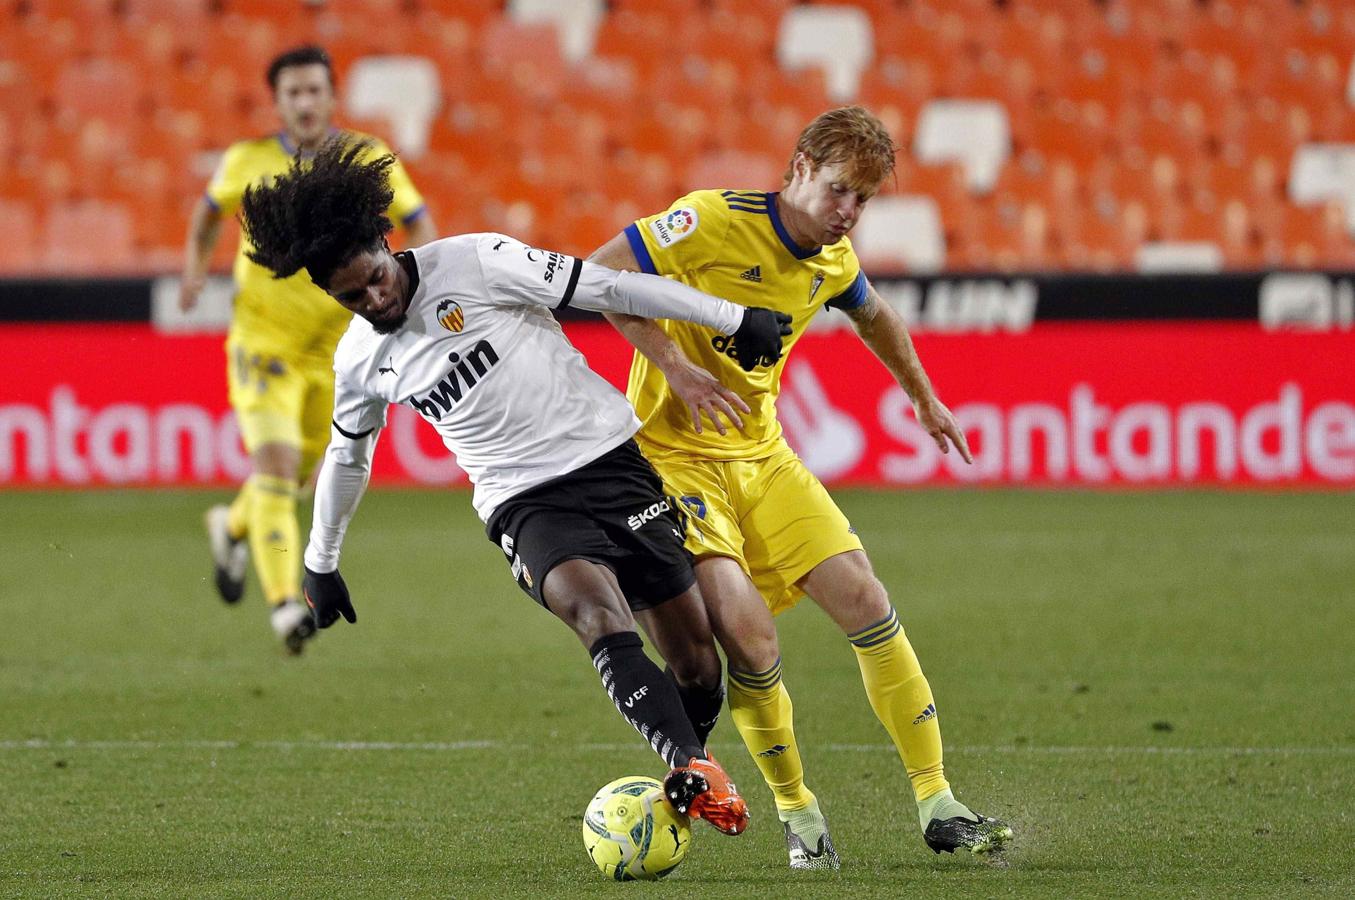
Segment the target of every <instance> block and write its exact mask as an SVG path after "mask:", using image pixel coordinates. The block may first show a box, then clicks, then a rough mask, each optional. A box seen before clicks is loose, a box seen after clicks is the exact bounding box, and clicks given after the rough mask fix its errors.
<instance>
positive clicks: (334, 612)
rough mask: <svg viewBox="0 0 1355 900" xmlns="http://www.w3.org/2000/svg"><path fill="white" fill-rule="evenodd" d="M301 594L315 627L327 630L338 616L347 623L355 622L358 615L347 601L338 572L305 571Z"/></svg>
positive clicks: (346, 587)
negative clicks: (341, 615)
mask: <svg viewBox="0 0 1355 900" xmlns="http://www.w3.org/2000/svg"><path fill="white" fill-rule="evenodd" d="M301 593H302V594H303V595H304V596H305V598H306V605H307V606H309V607H310V608H311V616H313V617H314V618H315V627H317V628H328V627H329V626H331V625H333V624H334V623H335V622H337V621H338V620H339V614H340V613H342V614H343V617H344V618H345V619H347V620H348V621H349V622H356V621H357V620H358V614H357V613H356V612H354V611H353V601H352V600H350V599H348V585H346V584H344V583H343V576H342V575H340V574H339V570H338V569H335V570H334V571H333V572H326V573H324V574H321V573H319V572H312V571H311V570H310V569H309V568H307V569H306V577H305V578H304V579H302V581H301Z"/></svg>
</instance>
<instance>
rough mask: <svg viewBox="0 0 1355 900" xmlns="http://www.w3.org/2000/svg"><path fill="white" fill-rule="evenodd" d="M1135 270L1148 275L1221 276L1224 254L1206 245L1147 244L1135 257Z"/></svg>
mask: <svg viewBox="0 0 1355 900" xmlns="http://www.w3.org/2000/svg"><path fill="white" fill-rule="evenodd" d="M1134 269H1135V271H1137V272H1139V273H1141V274H1145V275H1157V274H1165V273H1172V272H1197V273H1207V272H1220V271H1222V270H1223V250H1222V249H1221V248H1220V247H1219V245H1218V244H1214V243H1210V242H1206V241H1180V242H1177V241H1147V242H1145V243H1142V244H1140V245H1139V249H1138V252H1137V253H1135V254H1134Z"/></svg>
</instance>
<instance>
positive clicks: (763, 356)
mask: <svg viewBox="0 0 1355 900" xmlns="http://www.w3.org/2000/svg"><path fill="white" fill-rule="evenodd" d="M788 334H790V316H788V315H786V314H785V313H783V312H775V311H773V310H770V309H763V308H762V307H760V306H750V307H748V308H747V309H745V310H744V311H743V321H742V322H740V323H739V327H738V330H737V331H735V332H734V358H735V359H737V360H738V361H739V367H740V368H741V369H743V370H744V371H745V372H751V371H753V370H754V369H755V368H757V367H758V366H770V365H772V364H773V363H775V362H776V361H777V360H778V359H780V358H781V338H782V337H783V336H785V335H788Z"/></svg>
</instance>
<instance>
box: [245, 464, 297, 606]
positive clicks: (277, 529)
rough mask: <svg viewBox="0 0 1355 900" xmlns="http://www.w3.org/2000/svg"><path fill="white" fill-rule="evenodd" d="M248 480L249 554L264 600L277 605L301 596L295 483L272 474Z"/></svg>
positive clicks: (255, 476) (256, 476)
mask: <svg viewBox="0 0 1355 900" xmlns="http://www.w3.org/2000/svg"><path fill="white" fill-rule="evenodd" d="M249 480H250V482H251V487H250V493H251V499H250V503H249V551H250V553H251V554H253V556H254V570H255V571H256V572H258V573H259V585H260V586H261V587H262V588H263V596H264V599H265V600H267V601H268V602H269V603H271V604H273V605H277V604H279V603H281V602H282V601H284V600H287V599H289V598H295V597H299V596H300V595H301V573H300V570H301V531H300V529H299V528H298V527H297V524H296V483H295V482H293V481H292V480H291V479H288V478H278V477H277V476H274V475H253V476H251V477H250V479H249Z"/></svg>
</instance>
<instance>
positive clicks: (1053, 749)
mask: <svg viewBox="0 0 1355 900" xmlns="http://www.w3.org/2000/svg"><path fill="white" fill-rule="evenodd" d="M576 746H577V747H578V748H579V749H580V750H592V751H598V752H624V751H627V750H638V749H639V745H638V744H630V743H625V744H615V743H608V744H579V745H576ZM731 746H734V745H731ZM811 746H812V747H813V749H814V750H815V751H819V752H821V751H829V752H833V753H883V752H889V753H893V752H895V750H894V745H893V744H817V745H811ZM539 749H540V748H539V747H537V746H535V745H532V744H513V743H506V742H503V741H415V742H402V741H207V740H200V741H132V740H125V741H103V740H92V741H78V740H55V741H54V740H47V739H45V738H31V739H29V740H7V741H0V750H329V751H341V752H361V751H372V750H376V751H381V750H387V751H400V752H427V753H455V752H460V751H467V750H494V751H500V752H502V751H530V752H535V751H538V750H539ZM946 749H947V750H948V751H951V752H957V753H1016V754H1021V753H1031V754H1043V755H1052V756H1091V755H1105V756H1156V755H1164V756H1352V755H1355V746H1334V747H1079V746H1040V745H1026V744H990V745H982V744H972V745H968V746H952V747H947V748H946Z"/></svg>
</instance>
